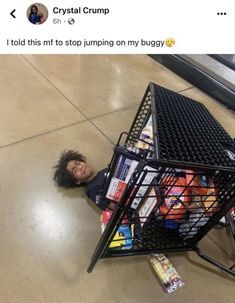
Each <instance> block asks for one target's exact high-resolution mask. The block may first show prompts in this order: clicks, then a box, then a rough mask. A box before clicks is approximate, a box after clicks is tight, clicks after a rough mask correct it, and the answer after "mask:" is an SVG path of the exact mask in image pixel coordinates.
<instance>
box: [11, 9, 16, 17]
mask: <svg viewBox="0 0 235 303" xmlns="http://www.w3.org/2000/svg"><path fill="white" fill-rule="evenodd" d="M15 11H16V10H15V9H13V11H12V12H11V13H10V15H11V16H12V17H13V18H15V17H16V16H15V15H14V12H15Z"/></svg>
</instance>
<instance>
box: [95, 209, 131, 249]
mask: <svg viewBox="0 0 235 303" xmlns="http://www.w3.org/2000/svg"><path fill="white" fill-rule="evenodd" d="M112 213H113V212H112V211H111V210H104V211H103V213H102V215H101V231H102V233H103V232H104V230H105V228H106V226H107V224H108V222H109V220H110V219H111V217H112ZM132 246H133V244H132V231H131V228H130V225H129V221H128V219H127V217H125V218H124V219H123V221H122V224H121V225H120V226H119V227H118V230H117V232H116V234H115V236H114V238H113V240H112V241H111V243H110V245H109V248H117V249H131V248H132Z"/></svg>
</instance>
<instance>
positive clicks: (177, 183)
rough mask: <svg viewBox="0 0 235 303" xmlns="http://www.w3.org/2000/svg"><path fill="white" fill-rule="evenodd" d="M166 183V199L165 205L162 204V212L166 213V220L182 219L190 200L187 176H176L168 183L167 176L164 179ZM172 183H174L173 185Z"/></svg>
mask: <svg viewBox="0 0 235 303" xmlns="http://www.w3.org/2000/svg"><path fill="white" fill-rule="evenodd" d="M172 181H173V182H172ZM164 183H165V184H166V187H165V190H164V195H165V200H164V203H163V205H161V206H160V213H161V214H162V215H165V219H166V220H174V221H177V220H181V219H182V218H184V216H185V213H186V209H187V205H188V202H189V195H188V188H187V186H186V178H183V177H179V178H178V177H175V178H174V179H173V180H171V182H170V183H171V184H167V178H165V180H163V184H164ZM172 184H174V185H173V186H172Z"/></svg>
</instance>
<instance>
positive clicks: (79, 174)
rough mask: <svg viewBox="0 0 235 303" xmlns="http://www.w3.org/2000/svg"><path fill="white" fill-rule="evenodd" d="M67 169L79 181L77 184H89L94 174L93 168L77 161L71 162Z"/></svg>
mask: <svg viewBox="0 0 235 303" xmlns="http://www.w3.org/2000/svg"><path fill="white" fill-rule="evenodd" d="M66 169H67V170H68V171H69V172H70V174H72V175H73V177H74V178H75V179H76V180H77V184H79V183H87V182H88V181H89V180H90V178H91V176H92V174H93V170H92V168H91V167H90V166H89V165H88V164H87V163H85V162H81V161H77V160H71V161H69V163H68V164H67V167H66Z"/></svg>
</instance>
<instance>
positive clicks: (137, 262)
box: [0, 55, 235, 303]
mask: <svg viewBox="0 0 235 303" xmlns="http://www.w3.org/2000/svg"><path fill="white" fill-rule="evenodd" d="M0 67H1V72H0V91H1V101H0V104H1V111H0V167H1V174H0V243H1V246H0V247H1V248H0V302H3V303H41V302H42V303H47V302H48V303H75V302H88V303H90V302H91V303H92V302H97V303H101V302H102V303H104V302H109V303H112V302H123V303H125V302H135V303H138V302H149V303H151V302H158V303H162V302H175V303H177V302H182V301H184V302H192V303H194V302H195V303H196V302H199V301H201V302H208V303H209V302H211V303H212V302H213V303H216V302H226V303H233V302H234V298H235V284H234V282H235V280H234V279H232V278H230V277H228V276H227V275H225V274H223V273H221V272H220V271H218V270H216V269H214V268H213V267H212V266H210V265H209V264H207V263H205V262H204V261H202V260H200V259H199V258H198V257H197V256H195V255H194V254H193V253H183V254H172V255H170V260H171V261H172V263H173V264H174V265H175V266H176V268H177V269H178V271H179V272H180V273H181V275H182V277H183V278H184V280H185V281H186V285H185V286H184V287H183V288H181V289H180V290H178V291H177V292H175V293H174V294H171V295H167V294H165V293H164V292H163V290H162V289H161V286H160V283H159V281H158V280H156V279H155V277H154V276H153V274H152V272H151V270H150V267H149V264H148V262H147V257H146V256H138V257H128V258H115V259H104V260H100V261H99V262H98V263H97V265H96V267H95V269H94V271H93V272H92V274H88V273H87V272H86V270H87V267H88V264H89V261H90V257H91V255H92V253H93V250H94V248H95V246H96V244H97V241H98V239H99V237H100V222H99V211H98V210H97V209H94V207H93V206H92V205H91V203H90V202H89V201H88V200H87V198H86V196H85V194H84V192H83V190H82V189H73V190H69V191H66V190H61V189H57V188H56V187H55V186H54V184H53V180H52V175H53V172H52V169H51V168H52V166H53V165H55V163H56V161H57V158H58V156H59V154H60V152H61V151H62V150H64V149H69V148H72V149H76V150H80V151H82V152H83V153H84V154H85V155H87V158H88V161H90V162H91V164H92V165H93V167H94V168H95V169H97V170H98V169H101V168H103V167H104V166H105V165H106V164H107V163H108V162H109V160H110V157H111V155H112V148H113V143H115V142H116V140H117V138H118V136H119V133H120V132H121V131H125V130H128V128H129V126H130V123H131V122H132V120H133V117H134V115H135V112H136V110H137V108H138V104H139V103H140V100H141V98H142V96H143V93H144V91H145V88H146V86H147V84H148V82H149V81H153V82H156V83H158V84H160V85H163V86H165V87H167V88H170V89H172V90H174V91H176V92H182V94H185V95H187V96H189V97H191V98H194V99H197V100H199V101H201V102H202V103H204V104H205V105H206V106H207V108H208V109H209V110H210V111H211V112H212V113H213V115H214V116H215V117H216V118H217V119H218V120H219V121H220V123H221V124H222V125H223V126H224V127H225V129H226V130H227V131H228V132H229V133H230V135H231V136H233V137H235V123H234V121H235V120H234V114H233V113H232V112H230V111H228V110H227V109H226V108H224V107H223V106H222V105H220V104H219V103H217V102H216V101H215V100H213V99H212V98H210V97H209V96H207V95H205V94H204V93H202V92H201V91H199V90H198V89H197V88H195V87H193V86H192V85H191V84H190V83H188V82H187V81H185V80H183V79H182V78H180V77H178V76H177V75H175V74H174V73H172V72H170V71H169V70H167V69H165V68H164V67H163V66H161V65H159V64H158V63H156V62H154V61H153V60H152V59H151V58H149V57H147V56H139V55H138V56H134V55H132V56H66V55H64V56H52V55H51V56H47V55H43V56H36V55H34V56H32V55H28V56H8V55H6V56H0ZM202 246H203V247H204V248H205V250H206V251H207V252H208V253H211V254H212V255H213V256H215V257H216V258H218V260H220V261H223V262H225V263H231V262H232V260H231V257H232V250H231V249H230V245H229V242H228V239H227V238H226V234H225V233H224V231H218V230H213V231H212V232H211V233H210V234H209V235H208V236H207V237H206V238H205V239H204V240H203V242H202ZM233 262H234V260H233Z"/></svg>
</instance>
